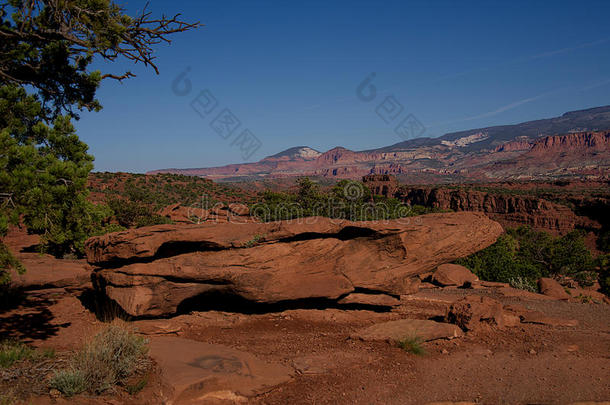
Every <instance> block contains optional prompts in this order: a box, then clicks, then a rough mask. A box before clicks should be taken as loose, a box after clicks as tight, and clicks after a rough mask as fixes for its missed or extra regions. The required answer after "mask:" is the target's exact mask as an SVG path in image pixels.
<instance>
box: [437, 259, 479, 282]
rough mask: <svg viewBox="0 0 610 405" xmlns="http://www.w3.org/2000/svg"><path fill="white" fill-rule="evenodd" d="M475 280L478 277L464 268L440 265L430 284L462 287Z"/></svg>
mask: <svg viewBox="0 0 610 405" xmlns="http://www.w3.org/2000/svg"><path fill="white" fill-rule="evenodd" d="M477 280H478V277H477V276H475V275H474V274H473V273H472V272H471V271H470V270H468V269H467V268H466V267H464V266H460V265H459V264H452V263H446V264H441V265H440V266H438V268H437V269H436V271H435V272H434V274H433V275H432V282H434V283H436V284H439V285H441V286H458V287H462V286H463V285H466V284H472V283H474V282H475V281H477Z"/></svg>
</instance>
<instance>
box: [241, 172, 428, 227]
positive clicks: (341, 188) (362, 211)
mask: <svg viewBox="0 0 610 405" xmlns="http://www.w3.org/2000/svg"><path fill="white" fill-rule="evenodd" d="M297 185H298V189H297V192H296V193H281V192H273V191H269V190H267V191H264V192H263V193H262V194H261V199H262V202H260V203H256V204H253V205H252V206H251V207H250V209H251V212H252V214H253V215H255V216H257V217H258V218H260V219H261V220H263V221H278V220H285V219H295V218H303V217H311V216H323V217H329V218H341V219H349V220H352V221H368V220H387V219H395V218H405V217H412V216H416V215H421V214H425V213H430V212H437V211H438V210H435V209H431V208H425V207H422V206H413V207H411V206H408V205H405V204H403V203H402V202H401V201H399V200H397V199H395V198H385V197H382V196H373V195H371V192H370V190H369V188H368V187H366V186H365V185H364V184H363V183H361V182H358V181H352V180H341V181H340V182H339V183H337V184H336V185H335V186H334V187H333V188H332V189H331V190H330V191H329V192H322V191H321V190H320V188H319V186H318V185H317V184H316V183H314V182H312V181H311V180H310V179H309V178H306V177H305V178H300V179H298V181H297Z"/></svg>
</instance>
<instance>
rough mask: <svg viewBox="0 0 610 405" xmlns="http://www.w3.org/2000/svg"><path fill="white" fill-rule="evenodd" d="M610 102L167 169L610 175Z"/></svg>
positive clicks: (216, 174)
mask: <svg viewBox="0 0 610 405" xmlns="http://www.w3.org/2000/svg"><path fill="white" fill-rule="evenodd" d="M608 129H610V106H606V107H599V108H593V109H589V110H582V111H574V112H569V113H566V114H564V115H562V116H561V117H557V118H551V119H544V120H537V121H530V122H525V123H521V124H517V125H505V126H498V127H489V128H479V129H473V130H469V131H463V132H456V133H451V134H447V135H444V136H442V137H439V138H418V139H414V140H409V141H405V142H400V143H397V144H394V145H391V146H388V147H384V148H379V149H373V150H366V151H351V150H348V149H345V148H343V147H336V148H333V149H331V150H329V151H327V152H324V153H320V152H318V151H315V150H313V149H311V148H308V147H305V146H300V147H295V148H291V149H288V150H286V151H284V152H280V153H278V154H276V155H273V156H270V157H267V158H265V159H263V160H261V161H259V162H256V163H245V164H234V165H227V166H222V167H213V168H199V169H164V170H156V171H153V172H150V173H159V172H162V173H180V174H188V175H195V176H203V177H208V178H212V179H217V180H234V179H241V180H244V179H246V180H249V179H260V178H265V177H267V178H272V177H286V176H302V175H307V176H322V177H328V178H360V177H362V176H363V175H366V174H372V173H377V174H394V175H398V176H400V177H402V178H403V180H405V179H406V180H407V181H409V182H413V181H416V182H418V183H422V182H427V181H430V182H439V181H447V182H453V181H463V180H471V181H490V180H492V181H493V180H507V179H522V180H532V179H552V178H575V177H586V178H595V179H600V178H601V179H604V178H608V176H609V175H610V131H608Z"/></svg>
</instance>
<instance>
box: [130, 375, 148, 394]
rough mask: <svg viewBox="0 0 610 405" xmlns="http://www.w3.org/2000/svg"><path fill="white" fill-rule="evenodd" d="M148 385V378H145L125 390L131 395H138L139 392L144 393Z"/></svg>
mask: <svg viewBox="0 0 610 405" xmlns="http://www.w3.org/2000/svg"><path fill="white" fill-rule="evenodd" d="M146 384H148V378H147V377H144V378H141V379H139V380H138V381H136V382H135V383H134V384H128V385H126V386H125V390H126V391H127V392H128V393H129V395H136V394H137V393H138V392H140V391H142V390H143V389H144V387H146Z"/></svg>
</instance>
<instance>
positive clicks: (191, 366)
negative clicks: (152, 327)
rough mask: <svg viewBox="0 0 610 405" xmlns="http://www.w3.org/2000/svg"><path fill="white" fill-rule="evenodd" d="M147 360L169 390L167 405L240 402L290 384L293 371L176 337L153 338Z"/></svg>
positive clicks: (220, 346)
mask: <svg viewBox="0 0 610 405" xmlns="http://www.w3.org/2000/svg"><path fill="white" fill-rule="evenodd" d="M150 356H151V357H152V358H153V359H154V360H155V361H156V362H157V364H158V365H159V366H160V368H161V373H162V378H163V380H164V382H165V383H166V384H167V385H168V386H169V387H170V388H171V394H170V398H166V399H167V401H166V402H164V403H167V404H168V405H170V404H171V405H182V404H205V403H213V402H214V401H215V400H216V401H217V400H219V399H225V400H239V399H245V397H251V396H254V395H258V394H261V393H264V392H266V391H268V390H270V389H272V388H273V387H275V386H276V385H279V384H282V383H285V382H287V381H289V380H290V378H291V373H292V371H293V370H292V369H291V368H289V367H286V366H283V365H280V364H271V363H267V362H264V361H262V360H260V359H257V358H256V357H254V356H253V355H251V354H249V353H246V352H242V351H239V350H235V349H231V348H229V347H227V346H223V345H217V344H208V343H202V342H197V341H194V340H189V339H182V338H178V337H172V336H168V337H153V338H151V342H150Z"/></svg>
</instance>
